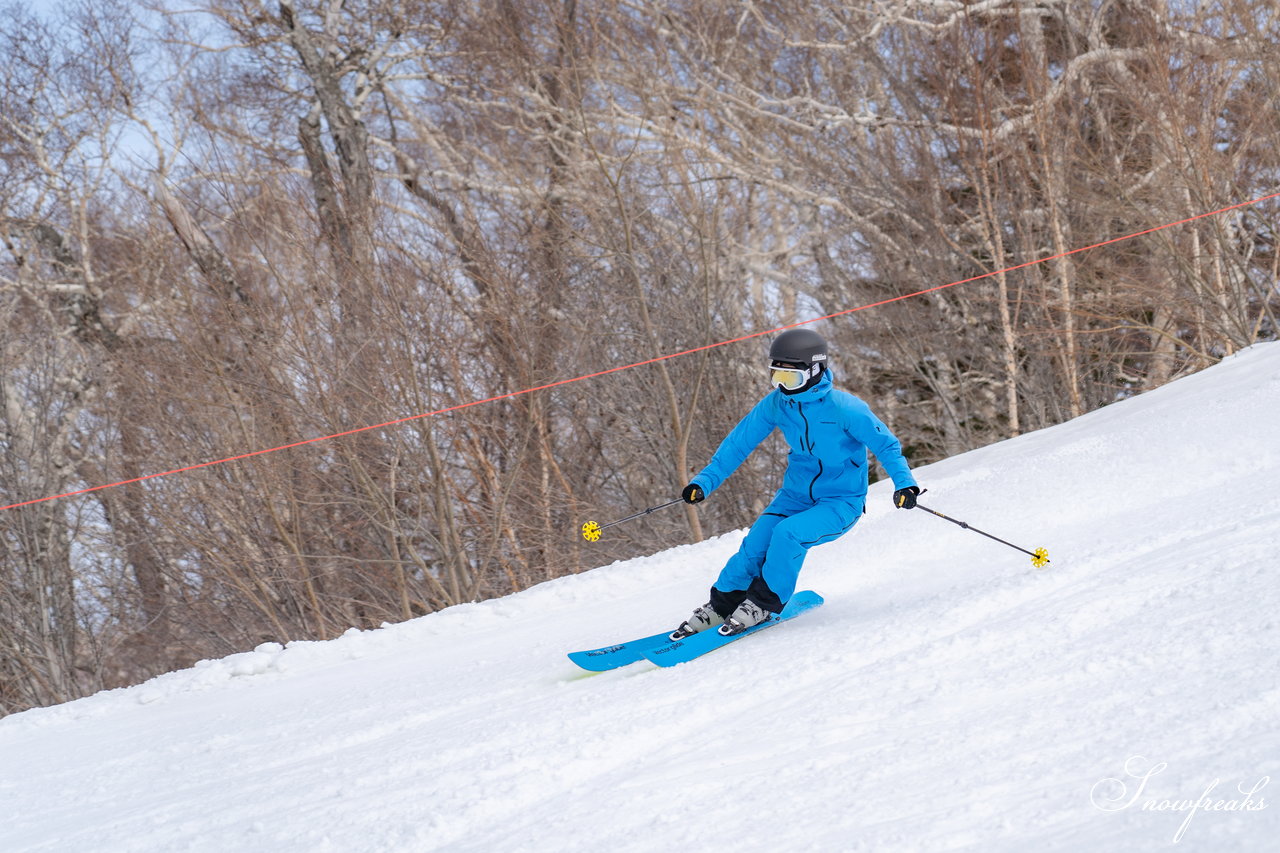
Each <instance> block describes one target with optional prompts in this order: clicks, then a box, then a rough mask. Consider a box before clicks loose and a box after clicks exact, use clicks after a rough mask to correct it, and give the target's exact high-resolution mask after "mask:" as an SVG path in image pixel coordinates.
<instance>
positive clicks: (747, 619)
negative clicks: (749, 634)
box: [720, 599, 773, 637]
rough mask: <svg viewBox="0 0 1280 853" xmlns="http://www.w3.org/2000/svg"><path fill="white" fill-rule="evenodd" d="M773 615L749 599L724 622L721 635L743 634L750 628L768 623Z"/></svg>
mask: <svg viewBox="0 0 1280 853" xmlns="http://www.w3.org/2000/svg"><path fill="white" fill-rule="evenodd" d="M772 615H773V614H772V613H770V612H769V611H768V610H765V609H764V608H763V607H761V606H760V605H758V604H756V603H755V602H754V601H752V600H751V599H747V600H746V601H744V602H742V603H741V604H739V605H738V609H737V610H735V611H733V614H732V615H730V616H729V618H728V619H726V620H724V624H723V625H721V626H720V633H721V634H723V635H724V636H726V637H732V636H733V635H734V634H741V633H742V632H743V631H745V630H747V629H748V628H753V627H755V626H756V625H759V624H760V623H761V622H765V621H768V619H769V617H771V616H772Z"/></svg>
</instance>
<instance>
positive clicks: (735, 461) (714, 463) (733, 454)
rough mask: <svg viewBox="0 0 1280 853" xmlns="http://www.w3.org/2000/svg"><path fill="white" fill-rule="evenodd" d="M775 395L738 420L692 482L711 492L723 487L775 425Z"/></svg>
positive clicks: (707, 492) (706, 491)
mask: <svg viewBox="0 0 1280 853" xmlns="http://www.w3.org/2000/svg"><path fill="white" fill-rule="evenodd" d="M771 397H772V395H770V396H768V397H765V398H764V399H763V400H761V401H760V402H759V403H756V405H755V406H754V407H753V408H752V409H751V411H749V412H747V414H746V417H744V418H743V419H742V420H740V421H738V425H737V426H735V427H734V428H733V430H732V431H731V432H730V433H729V434H728V435H727V436H725V439H724V441H722V442H720V447H719V448H718V449H717V450H716V452H715V455H714V456H712V457H711V461H710V462H708V463H707V467H705V468H703V469H702V470H701V471H699V472H698V474H697V476H695V477H694V478H693V482H694V483H697V484H698V485H699V486H701V487H702V491H703V492H705V493H706V494H708V495H709V494H711V493H712V492H714V491H715V490H716V489H718V488H720V484H721V483H723V482H724V481H725V480H727V479H729V475H730V474H732V473H733V472H734V471H736V470H738V466H739V465H741V464H742V463H743V462H744V461H745V460H746V458H747V457H748V456H750V455H751V451H753V450H755V449H756V445H758V444H759V443H760V442H762V441H764V440H765V438H766V437H767V436H768V435H769V433H771V432H773V429H774V427H775V426H776V424H775V422H774V419H773V401H772V399H771Z"/></svg>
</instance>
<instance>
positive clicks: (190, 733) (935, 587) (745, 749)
mask: <svg viewBox="0 0 1280 853" xmlns="http://www.w3.org/2000/svg"><path fill="white" fill-rule="evenodd" d="M1278 424H1280V344H1263V345H1258V346H1255V347H1253V348H1251V349H1249V350H1247V351H1245V352H1243V353H1240V354H1238V355H1236V356H1233V357H1231V358H1228V359H1226V360H1225V361H1224V362H1222V363H1221V364H1219V365H1217V366H1215V367H1213V368H1211V369H1208V370H1205V371H1203V372H1202V373H1199V374H1197V375H1194V376H1191V377H1188V378H1186V379H1182V380H1180V381H1178V382H1175V383H1173V384H1171V385H1169V386H1166V387H1164V388H1161V389H1159V390H1157V391H1153V392H1151V393H1148V394H1146V395H1143V396H1141V397H1139V398H1136V399H1133V400H1129V401H1126V402H1122V403H1117V404H1115V405H1112V406H1109V407H1107V408H1105V409H1103V410H1101V411H1098V412H1094V413H1092V414H1090V415H1087V416H1085V417H1082V418H1079V419H1077V420H1074V421H1072V422H1070V423H1067V424H1063V425H1061V426H1058V427H1055V428H1052V429H1048V430H1044V431H1041V432H1038V433H1034V434H1030V435H1026V436H1022V437H1020V438H1016V439H1013V440H1010V441H1006V442H1003V443H1001V444H998V445H994V446H991V447H987V448H984V449H981V450H977V451H974V452H971V453H967V454H964V455H962V456H959V457H956V458H952V459H948V460H946V461H944V462H940V463H938V464H935V465H931V466H928V467H925V468H921V469H918V470H917V476H918V478H919V479H920V481H921V483H922V485H924V486H926V487H927V488H928V489H929V493H928V495H927V496H926V497H925V498H924V499H923V500H924V502H925V503H926V504H928V505H930V506H932V507H934V508H935V509H938V510H940V511H942V512H945V513H948V514H949V515H952V516H954V517H957V518H961V519H964V520H966V521H969V522H971V523H972V524H974V525H976V526H978V527H981V528H983V529H986V530H989V531H990V532H992V533H994V534H996V535H998V536H1001V537H1003V538H1005V539H1008V540H1010V541H1012V542H1015V543H1018V544H1020V545H1023V546H1024V547H1027V548H1035V547H1037V546H1041V545H1043V546H1045V547H1047V548H1048V549H1049V552H1050V556H1051V557H1052V560H1053V562H1052V563H1051V565H1050V566H1049V567H1048V568H1046V569H1043V570H1036V569H1033V568H1032V567H1031V561H1030V558H1028V557H1026V556H1024V555H1022V554H1019V553H1018V552H1016V551H1013V550H1010V549H1008V548H1005V547H1004V546H1002V545H999V544H997V543H994V542H991V541H990V540H988V539H985V538H983V537H981V536H978V535H976V534H974V533H972V532H969V531H964V530H961V529H960V528H958V527H956V526H954V525H951V524H948V523H946V522H944V521H942V520H940V519H937V518H933V517H932V516H929V515H927V514H925V513H923V512H919V511H914V512H903V511H899V510H895V509H893V508H892V507H891V506H890V501H889V490H888V489H887V488H886V487H887V486H888V484H887V483H881V484H878V485H877V486H876V487H874V488H873V489H872V494H871V502H870V509H869V512H868V514H867V516H866V517H865V518H864V519H863V521H862V522H861V523H860V524H859V525H858V527H857V528H856V529H855V531H854V533H852V534H850V535H848V536H846V537H845V538H844V539H842V540H840V541H838V542H836V543H833V544H831V545H826V546H822V547H820V548H818V549H816V550H814V551H813V552H811V554H810V557H809V562H808V564H807V566H806V568H805V571H804V573H803V574H802V575H801V586H802V587H804V588H811V589H815V590H817V591H819V592H821V593H822V594H823V595H824V596H825V597H826V600H827V602H826V605H825V606H823V607H822V608H820V609H818V610H816V611H814V612H813V613H810V614H806V615H805V616H803V617H801V618H799V619H797V620H795V621H794V622H790V623H787V624H786V625H783V626H780V627H778V628H775V629H773V630H770V631H766V632H764V633H762V634H760V635H758V636H755V637H750V638H747V639H744V640H742V641H741V642H738V643H735V644H733V645H732V646H729V647H728V648H726V649H725V650H723V651H721V652H718V653H715V654H713V655H710V656H708V657H705V658H703V659H701V660H699V661H696V662H694V663H692V664H688V665H684V666H680V667H677V668H675V669H669V670H662V669H657V668H655V667H653V666H652V665H650V664H648V663H639V664H635V665H632V666H630V667H626V668H624V669H622V670H619V671H616V672H612V673H606V674H603V675H598V676H591V677H580V676H582V675H583V674H582V673H580V672H579V671H578V670H577V669H576V668H575V667H574V666H573V665H572V664H571V663H569V661H568V660H567V659H566V658H565V657H564V654H565V652H567V651H571V650H573V649H579V648H590V647H594V646H598V645H604V644H606V643H609V642H613V641H617V640H622V639H629V638H630V637H632V636H640V635H643V634H649V633H652V632H653V631H654V630H658V629H661V628H662V627H664V626H666V625H669V624H674V623H675V622H677V621H678V620H679V619H682V618H683V617H684V616H685V615H687V611H688V610H689V609H690V608H692V607H693V606H694V605H696V604H700V603H702V602H703V601H704V600H705V590H706V587H707V585H708V584H709V582H710V581H711V580H712V579H713V577H714V575H715V574H716V572H717V571H718V569H719V567H720V565H721V564H722V563H723V561H724V559H725V558H726V557H727V556H728V555H729V554H730V553H731V552H732V551H733V549H734V548H735V547H736V545H737V543H738V541H739V539H740V537H741V535H742V534H741V532H733V533H727V534H725V535H723V536H721V537H719V538H718V539H713V540H711V541H707V542H704V543H701V544H699V545H694V546H683V547H678V548H673V549H671V550H669V551H664V552H662V553H658V554H655V555H653V556H651V557H646V558H642V559H637V560H632V561H629V562H626V563H617V564H614V565H611V566H606V567H603V568H600V569H596V570H594V571H591V572H587V573H584V574H582V575H578V576H575V577H569V578H563V579H560V580H557V581H553V582H550V583H546V584H542V585H541V586H538V587H536V588H534V589H531V590H528V591H526V592H523V593H520V594H518V595H513V596H510V597H508V598H504V599H501V600H496V601H491V602H485V603H480V604H471V605H464V606H460V607H454V608H451V609H449V610H446V611H443V612H441V613H437V614H433V615H431V616H427V617H424V618H421V619H417V620H414V621H412V622H408V623H405V624H402V625H396V626H390V627H386V628H383V629H381V630H377V631H368V632H355V631H352V632H349V633H348V634H347V635H346V636H344V637H342V638H340V639H337V640H334V641H332V642H325V643H313V642H296V643H290V644H288V645H287V646H285V647H280V646H277V645H267V646H263V647H261V648H259V649H257V650H255V651H252V652H247V653H244V654H239V655H233V656H231V657H229V658H226V659H224V660H219V661H206V662H203V663H201V664H199V665H197V666H196V667H194V668H192V669H189V670H185V671H181V672H176V673H171V674H168V675H165V676H162V677H160V678H157V679H154V680H152V681H150V682H148V683H146V684H143V685H140V686H138V687H133V688H129V689H125V690H117V691H112V692H108V693H103V694H100V695H97V696H94V697H90V698H87V699H83V700H80V701H77V702H71V703H68V704H66V705H62V706H58V707H54V708H47V709H38V710H33V711H28V712H25V713H22V714H16V715H13V716H10V717H8V718H6V719H3V720H0V850H4V851H9V853H16V851H37V850H39V851H134V850H137V851H180V850H190V851H210V853H225V851H271V853H275V851H307V853H313V852H314V851H427V850H459V851H517V850H533V851H557V852H558V851H601V850H608V851H611V853H614V852H615V851H651V850H710V849H724V850H732V851H757V850H758V851H779V850H786V851H797V850H818V851H826V850H841V851H843V850H849V851H861V850H865V851H911V850H923V851H935V850H974V851H984V852H985V851H1010V852H1011V853H1013V851H1016V853H1026V851H1045V850H1064V851H1065V850H1069V851H1076V850H1083V851H1119V850H1123V851H1145V850H1170V849H1176V850H1196V851H1248V850H1257V851H1274V850H1277V849H1280V802H1276V800H1280V783H1277V782H1273V781H1272V779H1275V778H1276V777H1277V776H1280V666H1277V662H1276V661H1277V657H1278V656H1277V649H1278V648H1280V587H1278V586H1277V583H1276V571H1275V569H1276V565H1277V549H1278V548H1280V426H1278ZM733 487H734V483H733V481H732V480H731V481H730V482H729V483H728V484H727V485H726V487H725V488H733ZM713 500H714V498H713ZM1244 792H1251V793H1244Z"/></svg>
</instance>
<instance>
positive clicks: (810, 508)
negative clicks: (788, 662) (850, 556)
mask: <svg viewBox="0 0 1280 853" xmlns="http://www.w3.org/2000/svg"><path fill="white" fill-rule="evenodd" d="M865 503H866V499H865V496H858V497H853V498H850V499H848V500H839V499H834V498H824V499H821V500H818V501H816V502H815V501H813V500H810V499H809V498H808V496H804V497H798V496H796V495H793V494H791V493H789V492H779V493H778V494H777V496H776V497H775V498H774V499H773V502H772V503H771V504H769V506H768V508H766V509H765V511H764V512H763V513H761V515H760V517H759V518H758V519H756V522H755V524H753V525H751V529H750V530H749V531H748V532H747V536H746V538H745V539H743V540H742V545H741V546H740V547H739V548H738V552H737V553H736V554H734V555H733V556H732V557H730V558H729V562H728V563H726V564H725V567H724V569H723V570H722V571H721V572H720V577H719V578H717V579H716V582H715V584H714V585H713V586H712V588H711V604H712V606H713V607H714V608H715V609H716V611H717V612H720V615H721V616H728V615H729V614H730V613H732V612H733V610H734V609H735V608H737V606H738V605H739V604H741V603H742V602H743V600H745V599H747V598H750V599H751V600H752V601H754V602H755V603H756V604H758V605H760V606H761V607H763V608H764V609H766V610H770V611H772V612H774V613H777V612H779V611H780V610H782V608H783V606H784V605H785V604H786V603H787V601H788V600H790V598H791V596H792V594H793V593H794V592H795V591H796V578H797V577H798V576H799V574H800V567H801V566H802V565H804V558H805V555H806V553H808V551H809V549H810V548H812V547H813V546H815V545H821V544H822V543H824V542H834V541H835V540H836V539H839V538H840V537H841V536H843V535H844V534H846V533H848V532H849V531H850V530H852V529H853V525H855V524H857V522H858V519H859V518H861V517H862V511H863V507H864V505H865ZM726 610H727V612H725V611H726Z"/></svg>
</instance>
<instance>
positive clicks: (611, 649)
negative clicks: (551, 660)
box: [569, 631, 671, 672]
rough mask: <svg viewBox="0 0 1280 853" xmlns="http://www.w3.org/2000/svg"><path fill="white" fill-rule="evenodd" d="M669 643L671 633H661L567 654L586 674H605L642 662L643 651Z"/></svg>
mask: <svg viewBox="0 0 1280 853" xmlns="http://www.w3.org/2000/svg"><path fill="white" fill-rule="evenodd" d="M669 642H671V632H670V631H663V632H662V633H661V634H654V635H653V636H652V637H642V638H640V639H639V640H630V641H628V642H625V643H618V644H617V645H614V646H604V647H603V648H599V649H590V650H588V651H585V652H569V660H571V661H573V662H574V663H576V664H577V665H578V666H580V667H582V668H583V669H585V670H587V671H588V672H605V671H606V670H610V669H617V668H618V667H620V666H626V665H627V664H631V663H635V662H636V661H638V660H644V650H645V649H649V648H652V647H654V646H663V645H666V644H667V643H669Z"/></svg>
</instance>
